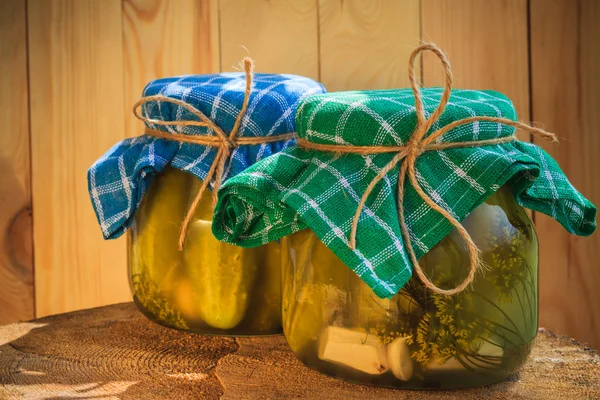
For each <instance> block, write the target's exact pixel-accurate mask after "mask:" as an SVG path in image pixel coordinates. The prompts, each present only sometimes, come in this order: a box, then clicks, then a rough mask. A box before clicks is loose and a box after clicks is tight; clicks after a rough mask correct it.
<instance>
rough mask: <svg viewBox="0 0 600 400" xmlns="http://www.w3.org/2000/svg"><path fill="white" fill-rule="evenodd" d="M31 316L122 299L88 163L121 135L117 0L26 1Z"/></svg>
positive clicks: (114, 245)
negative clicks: (32, 272) (96, 213)
mask: <svg viewBox="0 0 600 400" xmlns="http://www.w3.org/2000/svg"><path fill="white" fill-rule="evenodd" d="M28 29H29V47H28V51H29V60H30V71H29V76H30V96H31V98H30V104H31V157H32V177H33V184H32V192H33V208H34V210H35V220H34V227H33V228H34V229H33V231H34V243H35V246H34V255H35V263H36V268H35V281H36V315H37V316H43V315H48V314H55V313H59V312H64V311H66V310H75V309H81V308H88V307H94V306H97V305H101V304H110V303H115V302H118V301H123V300H126V299H128V298H130V296H129V288H128V283H127V274H126V268H127V267H126V248H125V245H126V241H125V240H124V239H119V240H116V241H109V242H105V241H104V240H103V239H102V235H101V232H100V229H99V228H98V224H97V222H96V217H95V216H94V212H93V209H92V206H91V202H90V199H89V194H88V190H87V179H86V171H87V169H88V168H89V166H90V165H91V164H92V163H93V162H94V161H95V160H96V159H97V158H98V157H99V156H101V155H102V154H103V153H104V152H105V151H106V150H107V149H108V148H110V147H111V146H112V145H114V144H115V143H116V142H117V141H119V140H121V139H123V138H124V136H125V135H124V123H125V119H124V118H125V117H124V114H123V113H124V104H123V50H122V30H121V2H120V0H78V1H69V0H56V1H44V0H30V1H29V2H28Z"/></svg>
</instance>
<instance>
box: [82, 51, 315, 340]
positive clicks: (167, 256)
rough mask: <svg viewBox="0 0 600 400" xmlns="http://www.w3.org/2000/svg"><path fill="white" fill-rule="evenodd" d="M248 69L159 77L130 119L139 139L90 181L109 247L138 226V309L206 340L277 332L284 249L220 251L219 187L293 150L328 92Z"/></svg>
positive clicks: (134, 270) (116, 151)
mask: <svg viewBox="0 0 600 400" xmlns="http://www.w3.org/2000/svg"><path fill="white" fill-rule="evenodd" d="M242 68H243V70H244V72H242V73H223V74H214V75H189V76H182V77H173V78H165V79H158V80H156V81H153V82H150V83H149V84H148V85H147V86H146V88H145V89H144V93H143V96H142V99H141V100H140V101H139V102H138V103H137V104H136V106H135V107H134V114H135V115H136V117H138V118H139V119H141V120H142V121H143V122H144V123H145V132H144V134H143V135H141V136H139V137H135V138H131V139H127V140H125V141H123V142H121V143H119V144H117V145H116V146H114V147H113V148H112V149H110V150H109V151H108V153H107V154H106V155H104V156H103V157H102V158H100V159H99V160H98V161H97V162H96V163H95V164H94V165H93V166H92V167H91V168H90V171H89V174H88V178H89V186H90V195H91V198H92V204H93V206H94V209H95V211H96V215H97V217H98V221H99V223H100V227H101V229H102V232H103V235H104V237H105V238H106V239H112V238H115V237H118V236H120V235H121V234H123V233H124V232H125V231H127V230H128V229H129V228H131V230H130V232H131V240H130V246H129V250H130V254H129V277H130V283H131V289H132V295H133V300H134V302H135V304H136V305H137V307H138V308H139V310H140V311H141V312H142V313H143V314H144V315H145V316H146V317H148V318H149V319H150V320H152V321H154V322H156V323H158V324H161V325H164V326H167V327H170V328H175V329H180V330H185V331H189V332H195V333H203V334H219V335H270V334H279V333H281V330H282V327H281V257H282V252H281V250H280V247H281V246H280V244H279V243H277V242H273V243H269V244H266V245H265V246H261V247H257V248H252V249H246V248H241V247H237V246H234V245H231V244H227V243H223V242H219V241H218V240H217V239H216V238H215V237H214V236H213V234H212V220H213V218H212V214H213V209H214V205H215V203H216V198H217V192H218V189H219V186H220V185H221V184H222V182H225V181H226V180H228V179H229V178H231V177H234V176H235V175H237V174H239V173H241V172H242V171H244V170H245V169H246V168H248V167H249V166H251V165H252V164H254V163H255V162H257V161H258V160H260V159H262V158H266V157H268V156H269V155H272V154H275V153H277V152H279V151H281V150H282V149H284V148H286V147H288V146H290V145H291V144H293V142H294V140H295V137H296V134H295V124H294V110H295V109H296V106H297V104H298V103H299V102H300V101H301V100H302V99H304V98H305V97H307V96H310V95H311V94H316V93H322V92H324V88H323V86H322V85H321V84H319V83H317V82H315V81H313V80H311V79H308V78H303V77H300V76H295V75H277V74H254V73H253V64H252V61H251V60H250V59H244V61H243V63H242Z"/></svg>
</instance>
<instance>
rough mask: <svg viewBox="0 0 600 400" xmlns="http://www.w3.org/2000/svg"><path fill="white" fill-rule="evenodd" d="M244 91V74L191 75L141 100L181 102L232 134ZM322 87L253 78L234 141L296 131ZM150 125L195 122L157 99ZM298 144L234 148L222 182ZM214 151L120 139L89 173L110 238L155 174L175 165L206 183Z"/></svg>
mask: <svg viewBox="0 0 600 400" xmlns="http://www.w3.org/2000/svg"><path fill="white" fill-rule="evenodd" d="M245 87H246V75H245V74H244V73H221V74H211V75H187V76H179V77H172V78H164V79H157V80H155V81H152V82H150V83H149V84H148V85H147V86H146V88H145V89H144V92H143V97H150V96H156V95H161V96H166V97H169V98H172V99H175V100H181V101H183V102H185V103H187V104H189V105H190V106H192V107H193V108H195V109H197V110H199V111H200V112H202V113H203V114H204V115H206V116H207V117H208V118H210V119H211V120H212V121H214V123H216V125H218V126H219V127H220V128H221V129H222V130H223V131H225V132H229V131H230V130H231V129H232V128H233V126H234V124H235V121H236V118H237V117H238V115H239V114H240V110H241V109H242V103H243V100H244V93H245ZM324 91H325V89H324V87H323V86H322V85H321V84H320V83H318V82H315V81H314V80H312V79H309V78H305V77H301V76H296V75H284V74H258V73H257V74H254V75H253V80H252V91H251V92H250V95H249V96H250V97H249V102H248V107H247V109H246V111H245V112H244V115H243V117H242V120H241V125H240V127H239V130H238V133H237V136H238V137H259V136H274V135H279V134H284V133H289V132H294V131H295V123H294V114H295V111H296V109H297V107H298V104H299V103H300V102H301V101H302V100H303V99H304V98H306V97H307V96H310V95H313V94H316V93H323V92H324ZM141 107H142V114H143V115H144V116H146V117H148V119H150V120H158V121H165V122H173V121H198V117H197V116H195V115H193V114H192V113H191V112H190V111H189V110H188V109H186V108H185V107H182V106H181V105H178V104H174V103H171V102H166V101H160V100H153V101H148V102H145V103H144V104H142V105H141ZM146 126H147V127H148V128H151V129H154V130H159V131H164V132H168V133H172V134H174V135H177V134H187V135H214V132H213V131H212V129H210V128H209V127H206V126H198V125H177V124H173V125H160V124H153V123H151V122H146ZM293 143H294V140H287V141H281V142H271V143H263V144H257V145H245V146H239V147H236V148H234V149H232V150H231V155H230V157H229V160H228V163H227V166H226V168H225V170H224V173H223V180H226V179H227V178H228V177H231V176H234V175H236V174H238V173H240V172H242V171H243V170H245V169H246V168H248V167H249V166H250V165H252V164H254V163H255V162H256V161H258V160H261V159H262V158H265V157H267V156H269V155H271V154H274V153H276V152H278V151H280V150H282V149H285V148H287V147H288V146H289V145H290V144H293ZM217 151H218V149H217V148H216V147H210V146H203V145H199V144H194V143H183V142H178V141H176V140H165V139H161V138H157V137H154V136H150V135H141V136H138V137H134V138H130V139H126V140H123V141H122V142H119V143H117V144H116V145H115V146H114V147H112V148H111V149H110V150H108V152H107V153H106V154H104V155H103V156H102V157H101V158H100V159H98V160H97V161H96V162H95V163H94V165H92V166H91V168H90V169H89V171H88V187H89V192H90V197H91V199H92V204H93V207H94V210H95V212H96V216H97V218H98V222H99V224H100V227H101V229H102V234H103V236H104V238H105V239H113V238H116V237H119V236H120V235H122V234H123V233H124V232H125V231H126V230H127V228H128V227H129V226H130V225H131V223H132V221H133V217H134V215H135V212H136V210H137V208H138V206H139V204H140V202H141V200H142V198H143V196H144V193H145V192H146V189H147V188H148V187H149V185H150V184H151V182H152V178H153V177H154V175H155V174H156V173H159V172H160V171H162V170H163V169H164V168H165V167H167V166H168V165H171V166H173V167H175V168H177V169H180V170H182V171H187V172H190V173H191V174H193V175H194V176H196V177H197V178H199V179H205V178H206V176H207V174H208V171H209V169H210V167H211V165H212V163H213V161H214V159H215V156H216V155H217Z"/></svg>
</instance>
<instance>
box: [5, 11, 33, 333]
mask: <svg viewBox="0 0 600 400" xmlns="http://www.w3.org/2000/svg"><path fill="white" fill-rule="evenodd" d="M0 37H1V38H3V39H0V60H2V61H1V62H0V120H1V121H3V126H2V133H0V288H2V289H1V290H0V325H1V324H6V323H9V322H16V321H19V320H28V319H31V318H33V317H34V304H33V259H32V257H33V253H32V247H33V245H32V241H31V238H32V231H31V170H30V165H29V105H28V94H27V16H26V4H25V0H15V1H13V0H0ZM7 38H10V39H7Z"/></svg>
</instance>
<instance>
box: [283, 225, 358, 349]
mask: <svg viewBox="0 0 600 400" xmlns="http://www.w3.org/2000/svg"><path fill="white" fill-rule="evenodd" d="M286 240H288V241H289V244H290V246H292V247H293V249H294V251H293V252H290V259H289V261H288V263H287V266H286V267H285V270H284V277H285V278H284V279H286V280H290V279H292V280H293V281H292V282H287V283H286V284H285V285H284V287H285V288H286V289H288V290H290V291H291V293H290V292H287V293H283V300H284V302H283V313H284V321H285V325H284V333H285V335H286V339H287V341H288V344H289V345H290V347H291V348H292V350H293V351H295V352H299V351H301V350H302V349H303V348H305V347H306V346H307V345H310V344H314V343H316V342H317V340H318V338H319V335H320V333H321V330H322V329H323V328H325V326H324V325H323V323H324V322H325V321H331V323H332V324H333V325H335V324H336V323H338V324H339V325H343V322H344V321H343V320H344V317H345V315H344V314H345V312H346V309H347V307H346V305H347V295H346V292H345V291H344V289H343V288H345V287H347V286H348V279H349V274H350V273H351V271H350V270H349V269H348V268H347V267H345V266H344V265H341V266H340V265H338V264H340V263H341V261H339V259H338V258H337V257H336V256H335V255H334V254H333V252H331V251H330V250H329V249H328V248H327V247H325V246H324V245H322V244H321V242H320V241H319V240H318V238H317V237H316V236H315V235H314V234H313V233H312V231H310V230H304V231H300V232H297V233H295V234H294V235H292V236H290V237H289V238H287V239H286ZM313 259H318V260H320V261H322V262H323V264H321V265H320V266H319V267H318V268H315V266H314V265H313V263H312V260H313ZM294 271H295V273H294ZM334 271H335V272H334Z"/></svg>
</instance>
